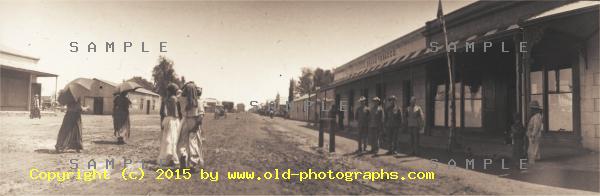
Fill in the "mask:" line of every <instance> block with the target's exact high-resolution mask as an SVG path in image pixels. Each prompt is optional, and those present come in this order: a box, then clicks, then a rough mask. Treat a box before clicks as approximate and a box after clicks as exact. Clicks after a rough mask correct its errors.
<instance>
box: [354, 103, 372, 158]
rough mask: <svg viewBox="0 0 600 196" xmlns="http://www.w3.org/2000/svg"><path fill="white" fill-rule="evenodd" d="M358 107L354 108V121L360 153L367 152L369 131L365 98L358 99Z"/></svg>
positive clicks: (367, 108) (358, 151)
mask: <svg viewBox="0 0 600 196" xmlns="http://www.w3.org/2000/svg"><path fill="white" fill-rule="evenodd" d="M358 101H359V102H360V106H358V107H357V108H356V114H355V115H354V116H356V119H357V120H358V150H357V151H356V152H357V153H361V152H364V151H366V150H367V141H368V134H367V133H368V130H369V113H370V110H369V107H368V106H367V98H365V97H360V98H359V99H358Z"/></svg>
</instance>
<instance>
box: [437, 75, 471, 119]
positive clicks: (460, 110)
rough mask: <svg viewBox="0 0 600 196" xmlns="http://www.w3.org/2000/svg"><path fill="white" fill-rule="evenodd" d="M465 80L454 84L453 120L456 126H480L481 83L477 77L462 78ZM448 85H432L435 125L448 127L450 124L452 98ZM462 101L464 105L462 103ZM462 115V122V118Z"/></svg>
mask: <svg viewBox="0 0 600 196" xmlns="http://www.w3.org/2000/svg"><path fill="white" fill-rule="evenodd" d="M463 80H465V82H457V83H455V86H454V88H455V89H454V92H455V94H454V96H455V100H454V104H455V112H454V114H455V120H456V121H455V122H456V127H470V128H478V127H482V126H483V123H482V120H483V118H482V107H483V95H482V85H481V82H480V79H479V78H478V77H475V78H463ZM449 91H450V87H449V86H448V85H446V84H437V85H435V86H434V92H435V96H434V98H433V125H434V126H437V127H450V126H451V125H452V121H451V120H452V108H451V107H452V105H451V102H452V98H451V97H449V96H448V95H449V94H450V92H449ZM462 101H464V105H462ZM463 117H464V122H463V121H462V118H463Z"/></svg>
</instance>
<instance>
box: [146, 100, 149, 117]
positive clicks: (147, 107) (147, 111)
mask: <svg viewBox="0 0 600 196" xmlns="http://www.w3.org/2000/svg"><path fill="white" fill-rule="evenodd" d="M146 114H150V100H147V101H146Z"/></svg>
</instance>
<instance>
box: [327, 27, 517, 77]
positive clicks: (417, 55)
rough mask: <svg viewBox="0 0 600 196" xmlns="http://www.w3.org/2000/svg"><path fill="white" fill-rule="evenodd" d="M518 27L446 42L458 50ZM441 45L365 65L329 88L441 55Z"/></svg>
mask: <svg viewBox="0 0 600 196" xmlns="http://www.w3.org/2000/svg"><path fill="white" fill-rule="evenodd" d="M518 29H519V25H517V24H513V25H508V26H504V27H501V28H494V29H491V30H489V31H485V32H481V33H479V34H474V35H469V36H465V37H464V38H462V39H459V40H453V41H449V42H448V44H449V45H451V44H455V45H456V46H457V47H456V49H457V50H459V49H462V48H464V47H465V43H466V42H474V43H480V42H484V41H489V40H493V39H496V38H499V37H503V36H506V35H509V34H511V33H515V32H517V31H518ZM442 45H443V44H441V47H440V48H439V49H438V50H437V51H436V52H433V51H432V50H430V48H428V47H427V46H423V47H422V48H417V49H416V50H414V51H413V52H410V53H408V54H406V55H403V56H400V57H396V58H393V59H390V60H387V61H384V62H383V63H379V64H376V65H373V66H371V67H367V68H364V69H361V70H358V71H356V72H354V73H351V74H349V75H348V76H346V78H344V79H341V80H338V81H336V82H335V83H333V84H331V85H330V88H333V87H335V86H339V85H343V84H347V83H350V82H353V81H356V80H360V79H362V78H366V77H370V76H374V75H377V74H378V73H380V72H382V71H384V70H388V69H394V68H398V67H402V66H406V65H409V64H411V63H414V62H418V61H425V60H429V59H430V58H432V57H433V56H437V55H441V54H444V53H445V52H446V50H445V49H444V46H442Z"/></svg>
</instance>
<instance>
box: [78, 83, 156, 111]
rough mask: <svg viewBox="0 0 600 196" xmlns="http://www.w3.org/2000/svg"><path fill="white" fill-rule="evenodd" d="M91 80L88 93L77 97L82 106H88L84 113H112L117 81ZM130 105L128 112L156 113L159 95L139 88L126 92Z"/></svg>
mask: <svg viewBox="0 0 600 196" xmlns="http://www.w3.org/2000/svg"><path fill="white" fill-rule="evenodd" d="M82 79H85V80H92V82H93V83H92V89H91V90H90V91H89V93H87V94H84V95H81V97H79V98H80V99H81V100H82V102H81V104H82V105H83V106H86V107H89V110H88V111H86V112H85V114H98V115H105V114H112V113H113V100H114V93H115V91H116V87H117V85H118V84H117V83H114V82H111V81H107V80H102V79H98V78H94V79H88V78H82ZM128 96H129V100H130V101H131V105H130V107H129V112H130V113H131V114H158V112H159V111H160V102H159V101H160V96H159V95H158V94H156V93H154V92H152V91H149V90H147V89H143V88H139V89H136V90H135V91H132V92H130V93H129V94H128Z"/></svg>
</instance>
